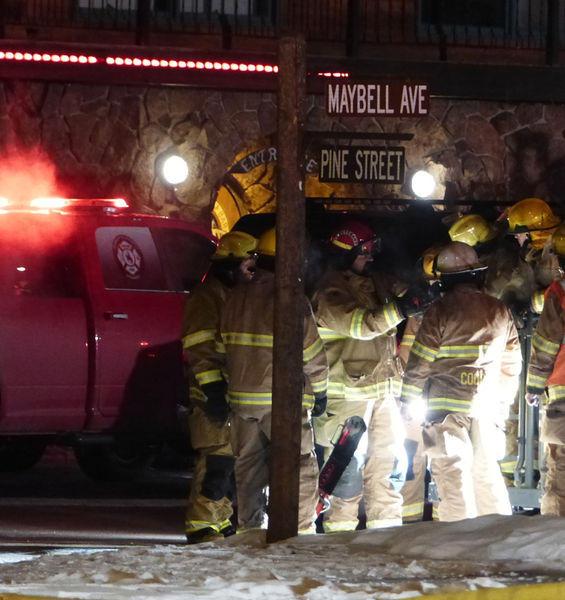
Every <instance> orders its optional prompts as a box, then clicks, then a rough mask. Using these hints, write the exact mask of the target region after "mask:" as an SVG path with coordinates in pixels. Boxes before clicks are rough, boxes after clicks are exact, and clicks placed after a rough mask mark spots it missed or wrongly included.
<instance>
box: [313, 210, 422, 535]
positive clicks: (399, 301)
mask: <svg viewBox="0 0 565 600" xmlns="http://www.w3.org/2000/svg"><path fill="white" fill-rule="evenodd" d="M379 243H380V240H379V239H378V238H377V236H376V235H375V233H374V231H373V230H372V229H371V228H370V227H369V226H367V225H365V224H364V223H361V222H358V221H350V222H346V223H344V224H343V225H340V226H339V227H338V228H337V230H336V231H335V232H334V234H333V235H332V237H331V241H330V244H329V247H330V251H329V257H328V258H329V262H330V266H329V269H328V272H327V273H326V274H325V276H324V277H323V278H322V280H321V282H320V284H319V286H318V289H317V291H316V292H315V294H314V296H313V301H312V304H313V306H314V312H315V314H316V319H317V322H318V328H319V331H320V335H321V336H322V339H323V340H324V346H325V348H326V353H327V355H328V361H329V364H330V383H329V389H328V406H327V414H326V415H324V416H322V417H319V418H316V419H314V430H315V433H316V443H317V444H319V445H320V446H322V447H323V448H324V452H325V457H327V456H328V455H329V453H330V451H331V445H332V444H331V442H332V439H333V438H334V436H335V433H336V431H337V430H338V429H339V426H340V425H341V424H343V423H344V421H345V420H346V419H347V418H348V417H351V416H354V415H358V416H360V417H362V418H363V419H364V420H365V423H366V425H367V434H366V438H365V439H366V451H365V456H364V457H362V455H361V454H362V453H361V452H360V453H359V455H356V456H354V458H353V460H352V461H351V462H350V464H349V466H348V467H347V469H346V471H345V472H344V474H343V476H342V478H341V479H340V482H339V483H338V485H337V487H336V488H335V489H334V492H333V495H332V496H331V497H330V508H329V510H327V511H326V512H325V513H324V517H323V526H324V531H326V532H334V531H345V530H352V529H355V528H356V527H357V526H358V513H359V505H360V502H361V500H362V499H363V500H364V503H365V514H366V519H367V528H376V527H386V526H391V525H400V524H402V496H401V494H400V489H401V487H402V484H403V482H404V475H405V468H406V453H405V450H404V428H403V424H402V419H401V416H400V411H399V407H398V404H397V399H396V397H395V396H398V393H399V388H400V381H401V375H402V368H401V366H400V361H399V358H398V356H397V352H396V325H398V324H399V323H400V322H401V321H403V320H404V319H405V317H406V316H407V315H408V314H412V313H415V312H416V311H417V310H418V300H419V299H418V298H417V297H415V296H413V295H411V294H409V293H408V292H407V293H406V295H405V296H403V297H402V298H398V297H397V296H396V295H395V294H394V293H393V290H392V289H391V287H392V286H390V285H389V282H387V284H386V285H379V283H377V280H378V277H371V276H369V273H368V267H369V265H370V263H371V261H372V260H373V253H374V252H377V251H378V249H379ZM383 280H384V278H383ZM398 291H400V286H399V287H398ZM361 446H363V440H362V441H361ZM363 458H364V464H363Z"/></svg>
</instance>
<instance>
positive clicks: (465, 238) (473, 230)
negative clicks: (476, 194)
mask: <svg viewBox="0 0 565 600" xmlns="http://www.w3.org/2000/svg"><path fill="white" fill-rule="evenodd" d="M449 237H450V238H451V241H452V242H463V243H464V244H468V245H469V246H476V245H477V244H484V243H485V242H488V241H490V240H492V239H494V238H495V237H496V228H495V227H494V225H491V224H490V223H489V222H488V221H487V220H486V219H484V218H483V217H482V216H481V215H475V214H471V215H464V216H463V217H461V218H460V219H458V220H457V221H456V222H455V223H454V224H453V225H452V226H451V227H450V229H449Z"/></svg>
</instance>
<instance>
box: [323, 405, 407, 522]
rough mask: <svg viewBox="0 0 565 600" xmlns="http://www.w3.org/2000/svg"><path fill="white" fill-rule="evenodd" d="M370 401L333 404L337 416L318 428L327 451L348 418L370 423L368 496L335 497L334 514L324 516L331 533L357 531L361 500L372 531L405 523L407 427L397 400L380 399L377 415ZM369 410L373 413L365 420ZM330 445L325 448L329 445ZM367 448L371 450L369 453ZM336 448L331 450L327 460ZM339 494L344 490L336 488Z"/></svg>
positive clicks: (365, 472) (332, 411)
mask: <svg viewBox="0 0 565 600" xmlns="http://www.w3.org/2000/svg"><path fill="white" fill-rule="evenodd" d="M370 406H371V405H370V403H368V402H366V401H345V400H343V399H330V400H329V401H328V409H327V410H328V413H329V414H330V415H333V416H331V417H327V418H324V419H322V420H321V421H320V423H319V424H317V423H316V421H318V419H315V428H316V436H317V437H316V441H317V442H318V443H320V444H321V445H325V446H327V445H328V444H329V441H328V439H329V438H330V437H331V435H332V432H335V431H336V430H337V429H338V428H339V425H340V424H342V423H343V422H344V421H345V419H347V418H348V417H351V416H353V415H358V416H362V417H364V418H365V422H367V421H368V428H367V434H366V436H364V439H362V440H361V444H360V446H361V448H360V449H359V454H364V455H365V464H364V466H363V468H362V469H361V471H360V472H361V473H362V478H363V493H362V495H361V494H356V495H355V496H353V497H339V496H338V495H337V493H334V494H333V495H332V496H331V497H330V509H329V510H328V511H327V512H325V513H324V530H325V531H328V532H330V531H347V530H351V529H355V527H356V526H357V523H358V520H357V514H358V510H359V503H360V501H361V498H362V497H363V498H364V501H365V512H366V516H367V527H368V528H376V527H385V526H390V525H400V524H402V496H401V494H400V488H401V486H402V484H403V481H404V474H405V464H406V460H405V459H406V453H405V450H404V428H403V424H402V419H401V417H400V411H399V409H398V405H397V403H396V400H395V399H394V398H393V397H392V396H390V397H387V398H384V399H379V400H377V401H376V403H375V404H374V406H373V408H372V410H371V408H370ZM367 410H369V412H370V414H369V415H365V413H366V412H367ZM324 442H325V443H324ZM363 445H366V450H363V447H362V446H363ZM329 452H331V447H327V448H326V456H327V455H328V454H329ZM336 492H339V487H338V488H336Z"/></svg>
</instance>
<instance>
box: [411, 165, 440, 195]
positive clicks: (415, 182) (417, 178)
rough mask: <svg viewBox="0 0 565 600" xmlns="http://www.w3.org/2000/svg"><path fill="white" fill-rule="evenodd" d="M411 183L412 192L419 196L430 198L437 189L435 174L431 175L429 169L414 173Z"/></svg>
mask: <svg viewBox="0 0 565 600" xmlns="http://www.w3.org/2000/svg"><path fill="white" fill-rule="evenodd" d="M410 185H411V187H412V192H414V194H415V195H416V196H417V197H418V198H428V197H429V196H431V194H432V192H433V191H434V190H435V187H436V181H435V179H434V177H433V175H430V173H428V172H427V171H416V173H414V175H412V180H411V182H410Z"/></svg>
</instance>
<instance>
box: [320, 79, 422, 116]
mask: <svg viewBox="0 0 565 600" xmlns="http://www.w3.org/2000/svg"><path fill="white" fill-rule="evenodd" d="M429 106H430V99H429V93H428V86H427V84H425V83H402V82H398V81H394V82H389V83H351V82H349V83H345V82H338V83H328V84H327V87H326V109H327V113H328V115H352V116H367V115H374V116H381V117H419V116H425V115H427V114H428V112H429Z"/></svg>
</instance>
